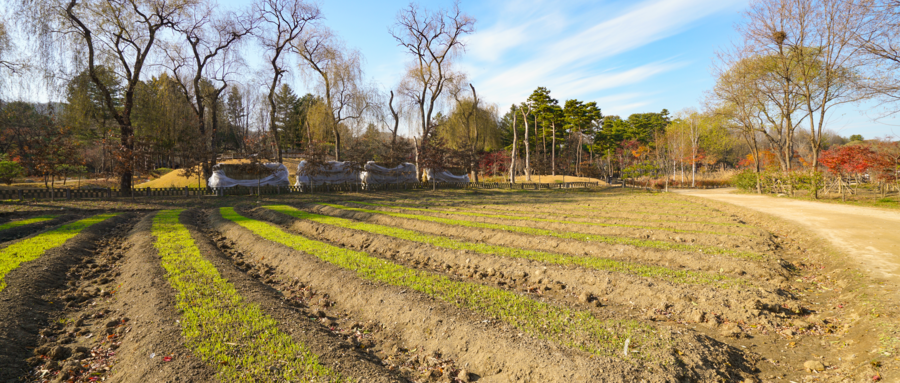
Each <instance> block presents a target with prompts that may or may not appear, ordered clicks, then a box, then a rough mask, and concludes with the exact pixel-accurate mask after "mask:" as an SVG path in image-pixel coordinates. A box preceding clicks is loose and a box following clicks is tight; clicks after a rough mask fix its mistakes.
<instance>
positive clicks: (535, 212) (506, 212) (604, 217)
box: [429, 205, 749, 230]
mask: <svg viewBox="0 0 900 383" xmlns="http://www.w3.org/2000/svg"><path fill="white" fill-rule="evenodd" d="M440 208H453V209H458V210H461V211H469V212H477V211H478V209H474V208H465V207H459V206H453V205H450V206H432V207H431V208H429V210H431V211H440V212H446V213H449V214H456V212H455V211H452V210H443V209H440ZM483 209H487V210H492V211H494V212H496V214H499V215H503V216H506V215H507V214H510V213H511V214H550V215H566V216H570V217H578V218H587V219H599V220H625V219H628V218H625V217H612V216H603V215H585V214H576V213H571V212H566V211H555V212H546V211H523V210H506V209H498V208H495V207H484V208H483ZM579 209H581V207H579ZM523 218H524V217H523ZM641 221H642V222H655V223H668V224H699V225H713V226H733V227H749V226H748V225H745V224H741V223H733V222H707V221H675V220H665V219H641ZM567 223H568V222H567ZM629 227H630V226H629ZM652 228H653V229H659V230H669V229H668V228H665V227H652Z"/></svg>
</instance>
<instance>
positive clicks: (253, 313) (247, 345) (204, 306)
mask: <svg viewBox="0 0 900 383" xmlns="http://www.w3.org/2000/svg"><path fill="white" fill-rule="evenodd" d="M180 213H181V210H164V211H161V212H159V213H157V214H156V216H155V217H153V229H152V233H153V235H154V236H155V237H156V241H155V242H154V247H156V250H157V251H158V252H159V256H160V258H161V259H162V266H163V268H164V269H165V270H166V278H167V279H168V280H169V283H170V284H171V285H172V287H174V288H175V290H176V291H177V297H176V301H177V303H176V305H177V307H178V309H180V310H181V311H182V312H183V314H182V316H183V318H182V320H181V330H182V335H184V337H185V339H186V340H187V344H188V346H189V347H190V348H191V349H192V350H194V351H195V352H196V353H197V354H198V355H199V356H200V357H201V358H202V359H203V360H204V361H206V362H207V363H209V364H211V365H213V366H214V367H215V369H216V372H217V374H218V377H219V379H220V380H222V381H224V382H276V381H288V382H294V381H303V382H309V381H316V382H318V381H341V380H342V379H341V377H340V376H339V375H338V374H337V373H336V372H334V371H332V370H331V369H329V368H327V367H324V366H322V365H321V364H320V363H319V361H318V357H317V356H316V355H315V354H313V353H312V352H311V351H310V350H309V349H307V348H306V346H305V345H303V344H299V343H296V342H294V341H293V340H292V339H291V337H290V336H288V335H287V334H285V333H283V332H281V331H280V330H278V327H277V326H278V323H277V322H276V321H275V319H273V318H272V317H270V316H268V315H266V314H265V313H263V312H262V310H261V309H260V308H259V306H258V305H256V304H253V303H250V302H247V301H245V300H244V298H243V297H242V296H241V295H240V294H238V292H237V290H236V289H235V287H234V285H232V284H231V283H230V282H228V281H227V280H225V279H224V278H222V276H221V275H220V274H219V272H218V270H216V267H215V266H214V265H213V264H212V263H211V262H209V261H207V260H206V259H204V258H203V256H202V255H201V254H200V249H198V248H197V246H196V244H195V243H194V240H193V239H192V238H191V233H190V231H188V229H187V228H186V227H184V225H182V224H180V223H179V222H178V216H179V215H180Z"/></svg>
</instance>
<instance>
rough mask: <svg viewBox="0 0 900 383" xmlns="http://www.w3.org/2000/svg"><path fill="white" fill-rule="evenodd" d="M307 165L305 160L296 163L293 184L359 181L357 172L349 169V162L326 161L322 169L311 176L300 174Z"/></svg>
mask: <svg viewBox="0 0 900 383" xmlns="http://www.w3.org/2000/svg"><path fill="white" fill-rule="evenodd" d="M306 166H307V162H306V160H303V161H300V164H299V165H297V182H296V183H295V184H294V186H303V185H309V184H310V181H312V185H314V186H315V185H325V184H343V183H359V172H358V171H356V170H351V167H350V162H347V161H344V162H338V161H328V162H327V163H326V165H325V166H323V169H320V170H319V171H317V172H315V173H316V174H315V175H313V176H306V175H302V173H303V169H305V168H306Z"/></svg>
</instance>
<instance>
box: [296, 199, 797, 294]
mask: <svg viewBox="0 0 900 383" xmlns="http://www.w3.org/2000/svg"><path fill="white" fill-rule="evenodd" d="M309 209H310V211H312V212H315V213H320V214H325V215H330V216H335V217H341V218H349V219H355V220H359V221H363V222H368V223H375V224H380V225H385V226H396V227H401V228H404V229H409V230H415V231H419V232H423V233H428V234H432V235H439V236H449V237H453V238H458V239H462V240H468V241H473V242H484V243H488V244H491V245H498V246H508V247H515V248H520V249H532V250H538V251H546V252H553V253H561V254H570V255H576V256H581V255H594V256H602V257H606V258H612V259H621V260H630V261H634V262H641V263H646V264H655V265H660V266H664V267H669V268H675V269H689V270H699V271H708V272H718V273H726V274H730V275H735V276H742V275H745V274H746V275H749V276H750V277H753V278H756V279H758V280H761V281H774V282H776V283H780V281H783V280H784V279H785V278H786V277H787V273H786V271H785V270H784V269H783V268H782V267H781V266H780V265H778V264H772V265H770V264H768V263H769V261H765V262H763V263H760V262H753V261H749V260H742V259H736V258H732V257H723V256H718V255H715V254H710V253H706V252H699V251H698V250H707V249H705V248H702V247H700V248H698V247H694V246H689V245H683V246H682V247H685V248H686V249H687V250H689V251H690V250H692V251H690V252H687V251H678V250H665V249H652V248H650V249H648V248H644V247H640V246H633V245H628V244H615V243H603V242H593V241H584V240H578V239H576V238H560V237H557V236H550V235H534V234H529V233H519V232H514V231H509V230H502V229H496V228H493V227H481V226H483V225H469V226H460V225H455V224H452V223H451V224H446V223H441V222H434V221H429V220H422V219H418V218H420V217H416V216H409V217H407V216H403V217H398V216H397V215H388V214H383V213H384V212H381V211H371V212H368V211H364V209H353V210H351V209H339V208H335V207H332V206H324V205H311V206H309ZM708 250H712V249H708Z"/></svg>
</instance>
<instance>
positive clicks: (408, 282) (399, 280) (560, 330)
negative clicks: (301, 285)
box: [212, 209, 740, 381]
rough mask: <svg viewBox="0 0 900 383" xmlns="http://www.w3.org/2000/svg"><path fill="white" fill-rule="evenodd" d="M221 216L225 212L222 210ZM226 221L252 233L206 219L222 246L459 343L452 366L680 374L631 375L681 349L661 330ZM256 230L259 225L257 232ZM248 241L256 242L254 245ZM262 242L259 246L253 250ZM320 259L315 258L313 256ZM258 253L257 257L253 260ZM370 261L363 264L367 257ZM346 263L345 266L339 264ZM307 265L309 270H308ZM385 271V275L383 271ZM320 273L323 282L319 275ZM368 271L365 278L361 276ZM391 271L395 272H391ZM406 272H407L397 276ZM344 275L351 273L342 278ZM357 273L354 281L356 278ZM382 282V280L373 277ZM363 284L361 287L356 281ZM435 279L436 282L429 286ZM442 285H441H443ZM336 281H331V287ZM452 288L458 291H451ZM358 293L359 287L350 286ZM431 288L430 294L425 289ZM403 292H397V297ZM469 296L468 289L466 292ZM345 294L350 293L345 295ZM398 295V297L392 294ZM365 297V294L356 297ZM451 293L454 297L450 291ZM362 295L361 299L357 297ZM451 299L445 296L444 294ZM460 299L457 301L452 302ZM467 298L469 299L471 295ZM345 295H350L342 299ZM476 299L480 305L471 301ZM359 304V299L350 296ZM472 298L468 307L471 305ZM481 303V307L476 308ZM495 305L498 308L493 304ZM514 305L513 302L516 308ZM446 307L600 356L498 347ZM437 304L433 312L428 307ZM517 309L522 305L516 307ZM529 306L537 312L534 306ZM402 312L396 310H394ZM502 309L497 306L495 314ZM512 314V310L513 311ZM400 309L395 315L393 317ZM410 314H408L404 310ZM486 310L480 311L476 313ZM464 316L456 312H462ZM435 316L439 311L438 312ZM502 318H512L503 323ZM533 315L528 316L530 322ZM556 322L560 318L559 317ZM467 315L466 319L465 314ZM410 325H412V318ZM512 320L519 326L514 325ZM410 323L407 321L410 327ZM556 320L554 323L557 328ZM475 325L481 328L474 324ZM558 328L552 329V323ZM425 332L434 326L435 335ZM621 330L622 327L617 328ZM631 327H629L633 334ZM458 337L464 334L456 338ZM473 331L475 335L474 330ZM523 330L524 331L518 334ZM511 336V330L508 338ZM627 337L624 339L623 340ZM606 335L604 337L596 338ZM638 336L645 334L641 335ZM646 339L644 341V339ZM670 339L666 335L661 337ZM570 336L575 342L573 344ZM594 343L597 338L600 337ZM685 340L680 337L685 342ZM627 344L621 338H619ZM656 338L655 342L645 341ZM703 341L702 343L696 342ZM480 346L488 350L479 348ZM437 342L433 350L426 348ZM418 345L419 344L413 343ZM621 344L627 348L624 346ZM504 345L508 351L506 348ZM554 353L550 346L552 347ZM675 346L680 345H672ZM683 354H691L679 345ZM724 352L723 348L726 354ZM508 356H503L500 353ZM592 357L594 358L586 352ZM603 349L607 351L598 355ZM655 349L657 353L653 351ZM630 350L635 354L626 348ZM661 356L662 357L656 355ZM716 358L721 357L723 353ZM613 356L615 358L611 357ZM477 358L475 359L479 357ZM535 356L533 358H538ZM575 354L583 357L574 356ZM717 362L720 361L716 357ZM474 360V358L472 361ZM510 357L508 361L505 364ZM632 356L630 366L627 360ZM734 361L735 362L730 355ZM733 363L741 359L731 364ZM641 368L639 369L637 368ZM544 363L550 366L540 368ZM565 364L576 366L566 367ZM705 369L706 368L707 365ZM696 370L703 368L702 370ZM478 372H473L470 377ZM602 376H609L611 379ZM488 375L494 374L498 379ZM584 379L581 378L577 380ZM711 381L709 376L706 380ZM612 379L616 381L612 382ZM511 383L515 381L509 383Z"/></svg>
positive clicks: (538, 375)
mask: <svg viewBox="0 0 900 383" xmlns="http://www.w3.org/2000/svg"><path fill="white" fill-rule="evenodd" d="M226 210H227V209H226ZM226 213H227V216H228V217H229V219H230V220H235V221H237V222H239V223H240V224H241V225H247V226H248V227H250V228H252V232H254V233H256V232H258V234H250V233H251V231H250V230H248V228H242V227H239V226H238V225H235V224H234V223H232V222H229V221H226V220H223V219H221V218H219V217H215V215H213V217H212V224H213V226H214V227H218V229H219V230H220V231H221V232H222V233H224V234H225V235H226V236H227V237H229V239H231V240H232V241H234V242H235V244H236V246H241V244H250V245H251V246H252V247H256V249H250V248H248V249H247V251H253V250H255V251H257V252H258V251H263V252H265V257H267V258H275V260H274V261H273V263H275V267H278V268H293V269H294V270H296V271H295V272H296V273H297V274H296V275H298V277H301V279H302V278H316V277H319V278H321V279H319V282H318V283H314V284H315V285H318V286H328V285H329V284H331V285H334V284H339V286H340V288H339V289H338V290H337V291H329V294H332V293H333V294H334V295H341V296H346V298H347V299H338V300H339V301H342V302H345V303H349V302H359V301H358V300H355V299H353V298H354V296H355V295H365V296H368V297H369V298H370V299H372V298H377V299H372V301H371V302H370V301H366V302H365V303H366V304H364V305H361V306H356V307H357V309H358V310H361V311H364V312H366V313H373V314H375V315H378V316H380V318H379V321H380V322H382V323H392V322H393V323H394V325H397V324H398V321H397V320H391V319H392V318H396V316H397V315H399V316H400V317H401V318H407V320H406V323H405V325H406V326H402V325H403V324H404V323H403V322H402V321H401V322H400V323H399V324H400V325H401V326H400V327H401V328H398V329H397V330H398V331H402V332H403V334H404V335H405V336H404V337H403V338H404V339H406V340H407V341H409V340H410V337H412V339H417V340H419V342H423V341H425V342H428V343H429V346H431V347H440V344H441V342H444V341H446V342H454V340H455V339H459V340H460V341H462V340H465V347H464V348H461V349H460V348H459V347H457V350H456V352H461V354H459V355H460V356H459V358H458V360H459V362H460V363H463V362H468V363H473V364H474V363H476V362H478V364H477V366H478V368H479V369H481V370H482V371H484V370H485V369H486V370H487V371H491V370H494V368H495V367H490V364H489V365H485V364H484V361H479V360H478V359H479V356H480V357H481V358H484V356H481V355H484V354H481V353H483V352H485V349H487V348H489V349H490V350H491V352H490V354H489V355H490V356H491V357H490V360H491V361H492V362H494V363H491V364H494V365H495V366H496V364H495V363H501V364H502V366H503V367H502V368H501V370H499V371H497V372H500V371H502V372H504V373H507V374H512V373H515V375H507V376H517V377H522V376H526V377H530V378H532V379H528V378H526V379H524V380H532V381H534V380H541V381H559V380H560V377H565V378H566V379H571V378H572V376H570V375H569V373H568V372H563V373H561V370H560V369H563V370H562V371H579V373H578V374H581V375H580V376H581V378H578V377H577V376H576V377H575V380H597V379H600V376H596V375H593V374H596V373H597V371H602V370H603V369H604V368H605V369H606V370H607V373H606V375H604V376H607V377H609V376H612V377H614V379H615V380H620V379H624V377H625V376H627V377H628V379H629V380H630V379H633V378H635V377H638V376H641V375H642V374H645V373H647V372H652V373H653V374H654V376H672V375H670V374H673V373H674V374H681V373H683V372H676V371H673V370H670V369H671V368H672V366H673V365H671V364H667V363H663V365H665V366H667V367H663V366H662V365H657V364H655V362H654V364H653V366H644V367H643V368H642V369H641V372H638V371H637V370H634V369H635V368H636V365H635V364H634V363H637V365H642V364H644V363H645V362H646V361H647V359H646V358H647V357H648V356H649V355H656V356H653V357H650V358H651V359H652V360H659V359H657V358H663V359H666V358H670V357H671V356H668V357H667V356H664V355H666V351H664V350H662V349H657V348H656V347H658V346H653V345H655V344H660V343H657V342H658V341H663V339H670V340H665V341H663V342H670V341H675V342H676V343H677V344H681V342H680V341H678V340H675V339H672V338H671V334H669V333H668V332H667V331H659V330H656V331H652V332H649V333H648V332H646V331H647V330H646V329H645V327H643V326H644V325H626V323H628V321H627V320H620V321H617V323H618V324H614V322H610V323H609V324H606V325H603V324H601V325H600V327H595V324H600V323H604V322H602V321H600V322H595V321H596V319H590V318H591V317H590V315H588V316H583V315H584V314H581V313H576V312H575V311H566V310H568V309H555V308H552V307H551V306H545V305H546V304H542V303H537V302H534V301H531V300H530V299H525V300H522V299H523V298H522V297H519V298H517V295H509V293H505V292H502V291H497V290H493V289H490V288H487V289H486V290H485V288H482V287H477V286H478V285H476V284H468V283H462V284H459V283H458V282H453V281H450V280H447V279H446V278H443V277H439V276H429V275H430V274H427V273H425V274H423V273H422V272H419V271H410V270H408V269H404V268H402V267H401V268H399V269H397V270H394V269H396V268H397V267H398V266H396V265H394V266H391V264H390V263H384V261H383V260H378V259H377V258H371V257H370V256H367V255H364V253H359V252H352V251H349V250H343V249H339V248H330V247H328V246H327V245H324V244H322V243H320V242H315V241H309V240H307V239H303V238H302V237H298V236H290V235H289V234H285V233H283V232H280V231H279V230H278V229H277V228H276V227H274V226H270V225H266V224H264V223H254V222H256V221H252V220H247V219H246V218H241V217H240V216H239V215H235V214H234V213H231V212H228V211H226ZM260 225H262V226H260ZM270 234H271V235H274V237H272V238H271V239H272V240H273V241H275V242H267V241H261V240H260V239H259V237H257V235H264V236H269V235H270ZM279 241H286V243H290V246H283V245H281V244H280V243H278V242H279ZM254 242H255V243H254ZM260 242H262V243H260ZM292 248H293V249H304V252H312V253H317V257H321V259H322V260H326V261H327V262H328V263H332V262H334V264H335V265H339V266H341V267H340V268H337V269H331V268H330V267H328V266H327V265H322V266H320V267H311V264H312V265H318V264H319V262H318V261H317V260H315V259H309V258H307V257H306V256H302V254H303V253H298V252H297V251H296V250H291V249H292ZM319 252H322V253H320V254H319ZM257 254H260V253H257ZM367 257H369V258H367ZM346 262H349V263H346ZM310 263H311V264H310ZM303 264H306V267H307V268H309V269H312V270H307V269H305V268H304V267H303ZM345 267H347V268H350V269H352V270H355V272H350V271H348V270H346V269H344V268H345ZM385 268H386V269H385ZM326 270H328V271H327V275H324V276H323V275H321V274H323V273H324V272H326ZM367 270H368V271H367ZM392 270H394V271H392ZM403 270H406V271H403ZM348 272H350V274H347V273H348ZM382 272H386V274H382ZM360 273H361V274H360ZM379 275H381V276H379ZM360 277H362V279H363V280H362V281H360V280H359V278H360ZM370 278H374V279H371V280H374V281H377V283H376V284H375V285H374V286H373V285H371V283H366V282H365V281H364V280H366V279H370ZM432 278H437V279H432ZM442 278H443V279H442ZM333 279H336V280H333ZM356 281H359V282H356ZM382 283H387V284H390V285H394V286H395V287H387V286H384V287H381V286H379V285H380V284H382ZM457 285H458V286H459V287H458V288H459V289H460V290H457V287H452V286H457ZM357 286H358V287H357ZM401 286H405V287H406V289H402V287H401ZM427 286H433V287H427ZM401 289H402V290H401ZM408 289H413V290H416V291H419V292H422V293H425V294H426V295H430V296H433V297H434V298H436V299H438V300H439V301H444V302H446V303H444V304H442V303H438V302H432V301H430V299H428V298H427V297H424V298H423V297H421V296H419V295H418V294H412V295H409V294H403V293H404V292H407V290H408ZM470 289H474V290H470ZM348 290H349V291H348ZM398 290H399V294H398ZM363 291H365V293H363ZM455 291H456V292H455ZM483 292H484V293H487V292H490V293H489V294H488V295H481V294H483ZM360 293H362V294H360ZM445 294H450V295H445ZM455 294H462V295H455ZM471 294H474V295H471ZM347 295H349V296H347ZM407 295H409V297H410V298H412V301H409V302H406V303H405V304H401V305H399V306H393V307H391V308H389V309H385V308H384V307H383V306H385V305H387V301H388V300H390V301H392V303H399V302H397V301H396V300H395V299H397V298H398V297H401V296H407ZM453 297H456V298H453ZM478 297H480V298H478ZM356 298H357V299H358V297H356ZM472 299H474V300H472ZM495 299H503V300H504V301H505V300H511V301H509V302H510V304H512V305H513V306H509V309H510V310H512V311H505V310H507V309H503V310H500V311H495V308H492V307H495V306H493V305H494V304H495V303H491V302H495ZM416 301H420V302H421V301H424V302H426V304H427V305H428V306H430V307H428V308H427V309H424V310H418V311H417V309H419V307H421V306H419V305H418V304H415V302H416ZM476 302H482V303H476ZM496 302H499V301H496ZM515 302H519V303H515ZM447 303H449V304H450V305H452V306H458V305H462V307H469V308H470V309H475V308H478V307H480V308H479V309H476V310H475V311H477V312H481V314H479V315H476V316H475V318H477V317H478V316H481V315H485V314H488V313H493V314H489V319H488V320H487V322H485V323H491V322H492V321H491V320H490V317H494V316H495V315H496V318H498V319H501V322H502V323H501V324H502V326H501V327H500V328H501V329H504V328H506V329H507V330H506V331H509V330H508V327H507V326H514V327H513V328H518V329H519V331H520V332H524V333H526V334H529V335H530V336H529V337H525V338H523V339H522V341H527V340H528V338H531V337H536V338H538V339H545V340H546V339H550V338H552V342H550V343H549V344H548V343H545V342H542V341H538V344H544V346H543V347H548V346H551V345H552V344H564V345H566V346H567V347H562V348H560V351H562V350H565V349H568V348H569V347H572V348H575V349H582V350H585V351H588V352H591V353H599V355H600V356H599V357H596V358H586V356H587V354H582V353H579V352H574V351H569V352H565V353H562V354H563V355H566V357H564V358H555V357H553V356H552V355H553V354H555V353H550V354H551V356H549V357H548V353H546V352H538V353H535V350H534V349H533V348H530V347H527V346H525V345H522V344H515V343H518V342H515V343H514V344H509V343H508V341H504V340H503V337H500V338H497V337H493V336H492V334H493V333H494V331H485V329H484V328H481V329H478V328H475V329H473V328H464V327H467V326H465V322H459V321H456V320H453V319H452V317H453V316H452V315H451V316H447V315H435V313H434V312H432V311H437V307H441V309H442V311H443V310H450V311H451V312H452V311H454V310H453V309H452V307H447V306H445V304H447ZM435 305H437V306H435ZM519 305H522V306H519ZM534 305H536V306H534ZM532 306H534V307H535V309H537V310H538V312H534V314H529V315H526V316H518V314H515V313H516V312H518V311H519V310H530V309H529V307H532ZM401 307H402V309H401ZM499 307H501V306H496V308H499ZM514 307H516V308H515V309H513V308H514ZM398 309H399V310H398ZM408 310H409V311H408ZM482 310H485V311H482ZM543 310H550V311H548V312H543ZM555 310H562V311H559V313H556V314H555V312H556V311H555ZM466 311H468V309H467V310H463V312H466ZM439 313H440V311H439ZM509 315H515V316H513V317H510V316H509ZM531 315H533V317H532V316H531ZM559 315H562V317H560V316H559ZM469 316H471V315H469ZM565 317H570V320H566V319H565ZM413 318H414V319H413ZM513 318H518V319H515V320H514V319H513ZM410 319H412V320H410ZM533 319H536V320H537V322H530V321H531V320H533ZM559 320H562V321H561V322H556V321H559ZM476 322H480V321H477V319H476ZM533 323H546V325H547V326H549V327H546V328H543V330H541V331H540V332H538V331H536V330H537V329H538V328H540V327H533V326H534V324H533ZM554 323H559V324H554ZM563 323H567V324H565V325H563V326H562V327H557V326H559V325H560V324H563ZM408 326H415V329H409V328H404V327H408ZM432 326H436V327H437V328H434V327H432ZM581 326H588V327H585V328H584V329H582V330H576V329H579V328H582V327H581ZM623 326H624V327H623ZM635 326H636V327H635ZM588 328H590V329H592V330H589V331H587V332H584V331H585V330H587V329H588ZM460 330H463V331H460ZM478 330H480V331H478ZM523 330H524V331H523ZM514 333H515V331H514ZM628 333H631V335H630V336H626V335H625V334H628ZM602 334H606V335H602ZM640 334H644V335H640ZM650 334H653V335H652V336H651V337H650V338H647V336H650ZM667 334H669V335H667ZM573 336H574V338H573ZM597 336H600V337H599V338H598V337H597ZM685 336H687V335H685ZM518 337H521V334H520V335H518V336H515V337H513V338H512V339H514V340H515V339H516V338H518ZM626 337H628V339H623V338H626ZM653 338H656V340H652V339H653ZM573 339H581V340H578V341H574V343H573ZM601 339H605V340H603V341H602V342H612V344H613V345H615V344H618V345H619V346H621V345H622V342H623V341H630V342H632V343H631V344H632V345H633V347H638V348H639V349H640V351H639V353H638V354H635V355H633V356H632V355H631V351H629V358H627V359H629V360H631V361H628V362H623V361H621V360H618V359H616V358H611V357H610V356H611V355H612V354H608V352H609V351H611V350H612V349H617V348H619V346H613V348H612V349H610V348H608V347H609V346H608V345H604V343H602V342H598V341H600V340H601ZM692 339H693V340H692V342H704V343H708V342H709V341H710V340H708V338H702V337H701V338H692ZM703 339H707V340H703ZM486 341H487V343H485V342H486ZM432 342H436V343H432ZM416 343H418V342H416ZM625 343H628V342H625ZM473 344H478V345H479V347H478V349H477V350H472V346H473ZM508 344H509V346H507V345H508ZM553 347H555V346H553ZM679 347H682V346H679ZM684 347H690V346H687V345H685V346H684ZM706 347H707V349H710V350H715V351H714V352H713V353H712V354H705V352H704V355H703V356H702V357H701V358H712V359H717V358H719V357H721V356H724V355H725V354H727V353H728V352H727V351H724V350H723V349H722V347H721V346H719V347H717V346H710V345H709V344H707V345H706ZM726 349H727V347H726ZM507 350H509V351H507ZM590 350H594V351H590ZM602 350H609V351H602ZM654 350H656V351H654ZM473 351H475V352H476V355H472V352H473ZM632 351H638V350H634V349H632ZM659 352H662V354H659ZM723 352H725V353H724V354H723ZM613 353H615V351H613ZM478 354H481V355H478ZM537 355H540V357H537ZM579 355H582V356H579ZM716 355H719V356H716ZM472 357H475V359H472ZM510 357H512V359H510ZM634 357H637V359H634ZM732 357H734V355H732ZM738 359H740V357H739V358H738ZM641 361H644V362H641ZM548 362H550V363H552V364H550V365H547V363H548ZM598 362H602V363H601V364H600V365H598V366H595V367H594V368H584V367H587V366H585V364H594V363H598ZM572 363H575V365H573V364H572ZM706 363H710V361H709V360H707V362H706ZM720 364H721V363H720V362H712V363H710V364H709V365H720ZM579 365H580V366H581V368H573V367H575V366H579ZM697 367H699V366H694V367H692V368H697ZM701 369H702V368H701ZM476 371H478V370H476ZM609 371H612V372H611V373H610V372H609ZM690 371H691V372H690V373H691V374H701V375H704V374H709V373H710V371H700V370H690ZM497 372H495V374H496V373H497ZM623 372H627V374H626V375H620V374H621V373H623ZM583 374H588V375H583ZM706 376H707V377H710V376H709V375H706ZM616 377H618V378H616ZM516 380H521V378H520V379H516Z"/></svg>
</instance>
